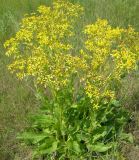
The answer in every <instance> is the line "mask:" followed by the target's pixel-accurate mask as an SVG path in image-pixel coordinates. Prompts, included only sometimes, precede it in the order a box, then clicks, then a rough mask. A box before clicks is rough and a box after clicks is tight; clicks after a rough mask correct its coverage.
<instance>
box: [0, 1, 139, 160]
mask: <svg viewBox="0 0 139 160" xmlns="http://www.w3.org/2000/svg"><path fill="white" fill-rule="evenodd" d="M71 2H79V3H81V4H82V5H83V6H84V8H85V17H84V21H83V22H82V23H92V22H94V21H95V20H96V18H98V17H100V18H106V19H108V21H109V22H110V24H111V25H113V26H122V27H125V28H126V27H127V26H128V25H129V24H130V25H132V26H133V27H134V28H135V29H136V30H137V31H139V1H138V0H71ZM48 3H51V0H24V1H23V0H0V160H6V159H7V160H14V159H19V160H20V159H27V160H28V159H30V158H29V156H30V154H29V153H30V150H29V148H24V149H23V147H21V146H19V144H18V141H17V140H16V135H17V133H18V132H19V131H22V130H23V129H24V128H25V127H26V126H27V125H28V121H27V117H28V115H29V114H31V113H33V112H36V110H37V106H38V102H37V101H36V100H35V97H34V94H33V92H34V88H33V87H32V86H31V84H28V85H27V84H25V83H24V82H22V83H21V82H19V81H18V80H16V78H15V77H14V76H12V75H11V74H9V72H8V71H7V68H6V65H7V63H8V60H7V58H6V57H5V55H4V49H3V42H4V41H5V40H6V39H8V38H9V37H11V35H13V34H14V33H15V32H16V31H17V30H18V28H19V23H20V20H21V19H22V17H23V15H24V14H26V13H31V12H33V11H35V10H36V8H37V7H38V6H39V5H40V4H46V5H47V4H48ZM78 26H79V27H80V26H81V24H78ZM77 32H78V28H77ZM78 45H80V44H78ZM124 89H125V90H126V93H127V94H126V95H123V100H124V102H125V103H126V106H127V107H128V108H129V109H131V111H132V112H133V116H134V117H133V120H134V122H132V123H131V126H129V129H131V131H132V132H133V134H134V136H135V142H136V145H137V144H138V143H139V133H138V129H139V119H138V116H139V111H138V110H139V99H138V98H139V85H138V77H134V76H129V77H128V79H126V86H124ZM119 94H123V93H122V92H120V93H119ZM21 148H22V149H21ZM138 151H139V150H138V148H137V147H135V146H126V149H123V152H125V154H126V155H127V154H128V156H127V157H129V160H132V159H133V160H135V158H137V159H139V155H138Z"/></svg>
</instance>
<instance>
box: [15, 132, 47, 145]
mask: <svg viewBox="0 0 139 160" xmlns="http://www.w3.org/2000/svg"><path fill="white" fill-rule="evenodd" d="M47 137H48V135H47V134H35V133H32V132H25V133H23V134H21V135H20V136H18V137H17V138H18V139H20V140H24V141H28V142H31V143H33V144H36V143H38V142H40V141H42V140H43V139H45V138H47Z"/></svg>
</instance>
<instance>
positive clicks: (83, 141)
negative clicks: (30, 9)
mask: <svg viewBox="0 0 139 160" xmlns="http://www.w3.org/2000/svg"><path fill="white" fill-rule="evenodd" d="M82 13H83V8H82V7H81V6H80V5H78V4H72V3H69V2H67V1H64V0H56V1H54V2H53V4H52V6H51V7H48V6H40V7H39V8H38V11H37V13H33V14H32V15H30V16H29V15H27V16H26V17H25V18H23V20H22V22H21V25H20V30H19V31H18V32H17V33H16V35H15V36H14V37H13V38H11V39H9V40H7V41H6V42H5V44H4V46H5V48H6V50H7V51H6V55H7V56H9V57H11V58H10V60H11V63H10V64H9V66H8V69H9V70H10V71H11V72H12V73H14V74H16V76H17V77H18V78H19V79H24V78H29V77H32V78H33V80H34V82H35V85H38V87H39V86H41V87H43V88H49V92H50V93H51V95H52V96H51V98H50V99H47V97H46V95H44V94H43V96H44V98H43V103H44V104H43V106H45V107H44V108H45V109H44V110H45V111H44V110H43V113H41V115H40V116H37V117H35V119H34V124H33V127H32V128H33V130H32V128H31V131H30V132H28V133H25V134H23V137H22V138H23V139H24V140H29V142H30V143H31V144H33V145H34V146H35V153H34V154H35V155H43V156H45V158H47V159H51V158H55V159H60V158H61V159H64V158H66V159H73V160H74V159H77V158H79V159H86V158H90V157H92V156H93V155H94V153H96V152H106V151H108V150H109V149H111V148H112V147H113V146H115V144H114V143H112V142H113V141H114V142H115V139H116V138H118V137H121V135H122V133H123V127H124V126H125V124H126V121H127V118H128V114H127V112H126V111H125V110H124V109H123V107H121V106H120V104H119V103H118V101H117V97H116V92H117V85H119V83H121V81H122V79H123V77H124V76H126V75H127V74H129V73H130V72H132V71H134V70H137V69H138V60H139V33H138V32H135V30H134V29H133V28H132V27H129V28H127V29H121V28H118V27H117V28H113V27H112V26H110V25H109V24H108V22H107V20H101V19H98V20H97V21H96V22H95V23H94V24H90V25H87V26H85V27H84V30H83V33H84V39H83V40H84V44H82V46H81V48H82V49H81V50H80V52H79V53H75V48H74V47H73V46H72V42H71V40H72V38H71V37H74V36H75V33H74V25H75V22H76V21H77V19H79V18H80V17H81V14H82ZM76 36H77V35H76ZM32 132H33V133H32ZM126 137H127V136H126Z"/></svg>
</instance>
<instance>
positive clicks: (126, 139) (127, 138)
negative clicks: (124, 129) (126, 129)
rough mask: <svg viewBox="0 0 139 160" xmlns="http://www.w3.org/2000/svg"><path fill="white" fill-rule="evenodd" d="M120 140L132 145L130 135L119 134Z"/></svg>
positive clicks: (131, 136) (132, 140) (132, 141)
mask: <svg viewBox="0 0 139 160" xmlns="http://www.w3.org/2000/svg"><path fill="white" fill-rule="evenodd" d="M120 139H121V140H125V141H128V142H130V143H134V139H133V135H132V134H131V133H128V134H127V133H121V134H120Z"/></svg>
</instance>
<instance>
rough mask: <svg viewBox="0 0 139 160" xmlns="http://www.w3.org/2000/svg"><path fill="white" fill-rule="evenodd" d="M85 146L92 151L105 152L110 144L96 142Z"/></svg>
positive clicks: (110, 146)
mask: <svg viewBox="0 0 139 160" xmlns="http://www.w3.org/2000/svg"><path fill="white" fill-rule="evenodd" d="M87 148H88V149H89V150H91V151H94V152H106V151H108V150H109V149H110V148H112V145H105V144H104V143H96V144H93V145H91V144H89V145H87Z"/></svg>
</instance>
